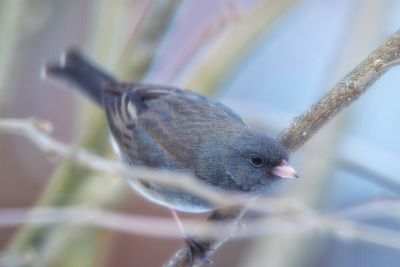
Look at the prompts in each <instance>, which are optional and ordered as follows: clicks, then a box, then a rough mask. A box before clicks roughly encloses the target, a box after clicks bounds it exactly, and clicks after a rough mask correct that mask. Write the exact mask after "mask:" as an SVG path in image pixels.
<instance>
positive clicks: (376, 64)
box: [165, 31, 400, 267]
mask: <svg viewBox="0 0 400 267" xmlns="http://www.w3.org/2000/svg"><path fill="white" fill-rule="evenodd" d="M399 58H400V31H398V32H396V33H395V34H393V35H392V36H391V38H390V39H389V40H387V41H386V42H385V43H384V44H383V45H382V46H381V47H380V48H378V49H377V50H375V51H374V52H372V53H371V54H370V55H369V56H368V57H367V58H366V59H365V60H364V61H363V62H361V63H360V64H359V65H358V66H356V67H355V68H354V69H353V70H352V71H351V72H350V73H349V74H347V75H346V76H345V77H344V78H343V79H342V80H340V81H339V82H338V83H337V84H336V85H335V86H334V87H333V88H332V89H331V90H330V91H329V92H328V93H327V94H326V95H325V96H324V97H322V98H321V99H320V100H319V101H318V102H317V103H316V104H315V105H313V106H312V107H311V108H310V110H308V111H306V112H305V113H304V114H302V115H300V116H299V117H297V118H296V119H295V120H294V121H293V123H291V124H290V125H289V127H288V128H287V129H286V130H285V131H283V132H282V134H281V135H280V137H279V140H280V141H281V142H282V144H283V145H284V146H285V147H286V148H287V149H288V151H289V152H294V151H295V150H297V149H298V148H300V147H301V146H302V145H303V144H304V143H305V142H306V141H308V140H309V139H310V138H311V137H312V136H313V135H314V134H315V133H316V132H317V131H318V130H319V129H320V128H321V127H322V126H323V125H325V124H326V123H327V122H328V121H330V120H331V119H333V118H334V117H335V116H336V115H337V114H338V113H339V112H340V111H342V110H343V109H344V108H345V107H347V106H349V105H350V104H352V103H353V102H354V101H355V100H357V99H358V98H359V97H360V96H361V95H362V94H363V93H365V92H366V91H367V89H368V88H370V86H371V85H372V84H373V83H374V82H375V81H376V80H377V79H379V77H381V76H382V75H383V74H384V73H385V72H386V71H387V70H389V69H390V68H391V67H393V66H395V65H396V64H398V63H399ZM216 212H218V211H216ZM234 213H235V215H237V216H233V217H234V219H230V220H232V221H233V223H234V224H237V223H238V220H239V219H240V217H241V215H243V212H239V213H238V212H237V210H234ZM227 217H232V215H231V214H230V215H229V216H227ZM198 241H199V243H202V244H204V243H206V244H207V247H208V256H209V255H211V254H212V253H213V252H214V251H215V249H216V248H218V247H219V246H220V245H221V243H222V242H224V241H225V238H224V237H223V238H220V239H211V240H210V239H206V240H205V241H204V240H203V239H199V240H198ZM193 257H194V258H196V259H197V261H196V262H195V264H199V263H201V262H199V257H200V260H201V257H203V255H190V250H189V249H188V248H187V246H184V247H183V248H181V249H180V250H179V251H178V252H177V253H176V254H175V255H174V256H173V257H172V258H171V259H170V260H169V261H168V262H167V263H166V264H165V266H168V267H172V266H190V264H191V260H192V259H193Z"/></svg>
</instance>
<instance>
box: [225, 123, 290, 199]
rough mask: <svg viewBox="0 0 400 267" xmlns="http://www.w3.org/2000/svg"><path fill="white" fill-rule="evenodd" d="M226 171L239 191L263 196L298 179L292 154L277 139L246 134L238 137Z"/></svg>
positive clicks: (233, 140)
mask: <svg viewBox="0 0 400 267" xmlns="http://www.w3.org/2000/svg"><path fill="white" fill-rule="evenodd" d="M227 158H228V160H227V162H226V165H225V169H226V172H227V174H229V176H230V177H231V179H232V180H233V182H234V183H235V185H236V187H237V189H238V190H240V191H243V192H249V193H255V194H262V193H264V192H265V191H266V190H267V189H268V188H269V187H270V186H271V185H273V184H274V183H275V182H276V181H277V180H280V179H282V178H285V179H292V178H297V177H298V176H297V174H296V172H295V170H294V169H293V168H292V167H291V166H290V165H289V164H288V152H287V151H286V149H285V148H284V147H283V146H282V145H281V144H280V143H279V142H277V141H276V140H275V139H273V138H271V137H269V136H267V135H265V134H262V133H258V132H255V131H253V130H250V129H248V130H246V131H243V132H241V133H239V134H238V135H237V136H235V137H234V138H233V139H232V141H231V143H230V149H229V153H228V155H227Z"/></svg>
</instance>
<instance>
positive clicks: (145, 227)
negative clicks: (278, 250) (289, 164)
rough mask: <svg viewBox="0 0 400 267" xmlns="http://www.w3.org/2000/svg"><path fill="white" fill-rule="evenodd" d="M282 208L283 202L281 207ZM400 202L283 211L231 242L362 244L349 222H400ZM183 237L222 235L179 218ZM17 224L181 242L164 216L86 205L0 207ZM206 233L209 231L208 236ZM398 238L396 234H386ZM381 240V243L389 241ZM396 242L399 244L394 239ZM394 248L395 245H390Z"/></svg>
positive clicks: (8, 223) (5, 220) (253, 223)
mask: <svg viewBox="0 0 400 267" xmlns="http://www.w3.org/2000/svg"><path fill="white" fill-rule="evenodd" d="M282 204H284V200H283V203H282ZM399 204H400V199H373V200H369V201H365V202H362V203H358V204H357V205H354V206H348V207H343V208H340V209H339V210H335V211H331V212H329V213H325V214H319V213H318V212H317V211H314V210H310V209H300V210H296V211H292V212H290V213H287V212H280V211H279V212H275V213H273V214H269V215H268V216H263V217H259V218H255V219H247V220H243V221H242V224H243V225H245V226H246V228H242V229H241V231H240V234H239V235H237V236H235V238H241V239H243V238H252V237H256V236H260V235H269V236H271V235H281V234H283V233H285V234H286V235H292V234H296V232H298V231H312V230H323V231H324V229H330V232H329V234H332V235H334V236H338V237H343V236H342V233H344V232H347V233H350V231H352V232H353V234H351V235H350V234H348V236H349V238H352V239H354V240H356V239H358V240H363V234H360V233H361V232H363V231H355V230H354V229H352V230H351V229H349V227H350V226H352V227H353V226H354V227H355V228H358V227H359V226H363V224H361V223H359V222H356V221H351V220H350V219H354V220H355V219H357V220H361V219H370V218H376V217H380V216H386V217H390V218H394V219H400V216H399V215H398V214H399V210H400V206H399ZM182 223H183V224H184V225H185V230H186V231H187V233H188V234H195V235H204V236H210V235H214V234H220V233H224V232H226V231H227V226H226V225H225V224H224V223H220V222H213V221H208V222H205V221H202V220H198V219H182ZM20 224H31V225H50V224H75V225H85V226H95V227H99V228H105V229H109V230H113V231H118V232H123V233H127V234H140V235H146V236H152V237H159V238H181V236H182V233H181V231H180V230H179V228H178V227H177V225H176V221H175V220H173V219H168V218H164V217H153V216H152V217H150V216H143V215H133V214H124V213H118V212H113V211H107V210H103V209H98V208H95V207H90V206H69V207H68V206H67V207H60V208H54V207H53V208H50V207H49V208H46V207H38V208H34V209H30V208H3V209H0V228H6V227H14V226H17V225H20ZM209 229H212V231H208V230H209ZM371 229H372V228H371ZM373 229H376V231H372V232H371V233H370V234H371V235H378V234H379V233H380V232H381V231H382V230H384V229H383V228H380V227H374V228H373ZM392 233H394V235H395V236H399V235H400V233H399V232H398V231H392ZM389 238H390V237H389V236H386V235H384V236H382V239H381V240H384V239H389ZM398 241H399V242H400V239H399V240H398ZM368 242H370V243H379V244H380V245H383V246H387V247H393V248H396V249H399V250H400V246H399V245H397V246H392V245H391V243H390V242H389V243H386V244H385V242H384V241H378V242H376V241H374V240H369V241H368ZM396 244H400V243H396Z"/></svg>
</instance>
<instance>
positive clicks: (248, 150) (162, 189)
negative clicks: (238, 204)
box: [45, 50, 297, 213]
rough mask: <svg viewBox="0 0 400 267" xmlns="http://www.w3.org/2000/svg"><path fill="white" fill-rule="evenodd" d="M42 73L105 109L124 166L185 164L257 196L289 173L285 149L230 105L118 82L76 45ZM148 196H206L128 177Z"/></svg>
mask: <svg viewBox="0 0 400 267" xmlns="http://www.w3.org/2000/svg"><path fill="white" fill-rule="evenodd" d="M45 74H46V75H47V76H49V77H51V78H54V79H59V80H63V81H65V82H67V83H69V84H72V85H73V86H74V87H77V88H78V89H79V91H81V92H82V93H84V94H86V95H87V96H88V97H89V98H90V99H91V100H93V101H94V102H95V103H96V104H98V105H99V106H100V107H101V108H102V109H104V111H105V113H106V116H107V120H108V124H109V127H110V130H111V134H112V143H113V148H114V149H115V151H116V152H117V153H118V154H119V155H120V157H121V158H122V160H123V161H124V162H125V163H127V164H129V165H132V166H134V165H142V166H148V167H154V168H161V169H168V170H176V171H180V170H182V171H189V172H191V173H193V174H194V176H195V177H196V178H197V179H199V180H201V181H203V182H204V183H205V184H206V185H209V186H211V187H213V188H216V189H219V190H225V191H228V192H229V191H230V192H241V193H247V194H250V195H254V196H257V195H261V194H264V193H265V192H267V191H268V188H270V187H271V185H273V184H274V183H275V182H276V181H277V180H279V179H280V178H296V177H297V175H296V173H295V171H294V169H293V168H292V167H291V166H290V165H289V164H288V162H287V161H288V153H287V151H286V150H285V148H284V147H283V146H282V145H281V144H280V143H278V142H277V141H276V140H274V139H273V138H271V137H269V136H267V135H265V134H264V133H261V132H257V131H255V130H253V129H250V128H249V127H248V125H247V124H246V123H245V122H244V121H243V120H242V119H241V118H240V117H239V116H238V115H237V114H236V113H235V112H233V111H232V110H231V109H229V108H228V107H226V106H224V105H222V104H221V103H218V102H216V101H213V100H211V99H208V98H206V97H204V96H201V95H198V94H196V93H193V92H190V91H188V90H182V89H178V88H174V87H168V86H160V85H148V84H136V83H132V84H128V83H121V82H119V81H118V80H116V79H115V78H114V77H113V76H111V75H109V74H107V73H106V72H105V71H103V70H101V69H100V68H98V67H97V66H96V65H95V64H93V63H92V62H90V61H89V60H88V59H86V58H85V57H84V56H83V55H81V54H80V53H79V52H78V51H76V50H70V51H69V52H67V53H66V54H64V55H63V56H62V57H61V60H60V62H59V63H57V64H49V65H48V66H46V68H45ZM130 183H131V185H132V187H133V188H134V189H135V190H136V191H137V192H139V193H140V194H142V195H143V196H144V197H146V198H147V199H149V200H151V201H153V202H155V203H158V204H160V205H163V206H166V207H168V208H170V209H173V210H177V211H183V212H191V213H200V212H207V211H210V210H212V209H215V208H216V207H214V206H213V205H212V204H211V203H210V202H209V201H207V200H205V199H202V198H200V197H197V196H194V195H193V194H191V193H188V192H185V191H184V190H182V189H178V188H174V187H172V186H166V185H164V184H163V185H160V184H157V183H152V182H142V181H138V180H136V179H130Z"/></svg>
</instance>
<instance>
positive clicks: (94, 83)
mask: <svg viewBox="0 0 400 267" xmlns="http://www.w3.org/2000/svg"><path fill="white" fill-rule="evenodd" d="M42 76H43V77H49V78H53V79H55V80H60V81H64V82H66V83H67V84H70V85H72V86H74V87H77V88H78V89H79V90H80V91H81V92H82V93H84V94H85V95H86V96H88V97H89V98H90V99H91V100H93V101H94V102H95V103H97V104H99V105H100V106H101V105H102V89H103V88H104V86H105V85H107V84H110V83H116V82H117V81H116V80H115V79H114V78H113V77H112V76H111V75H109V74H107V73H106V72H105V71H104V70H102V69H100V68H99V67H97V66H96V65H95V64H94V63H92V62H91V61H90V60H89V59H87V58H85V57H84V56H83V55H82V54H81V53H80V52H79V51H77V50H69V51H67V52H66V53H65V54H62V55H61V57H60V61H59V62H58V63H55V64H48V65H46V66H45V67H44V69H43V72H42Z"/></svg>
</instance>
